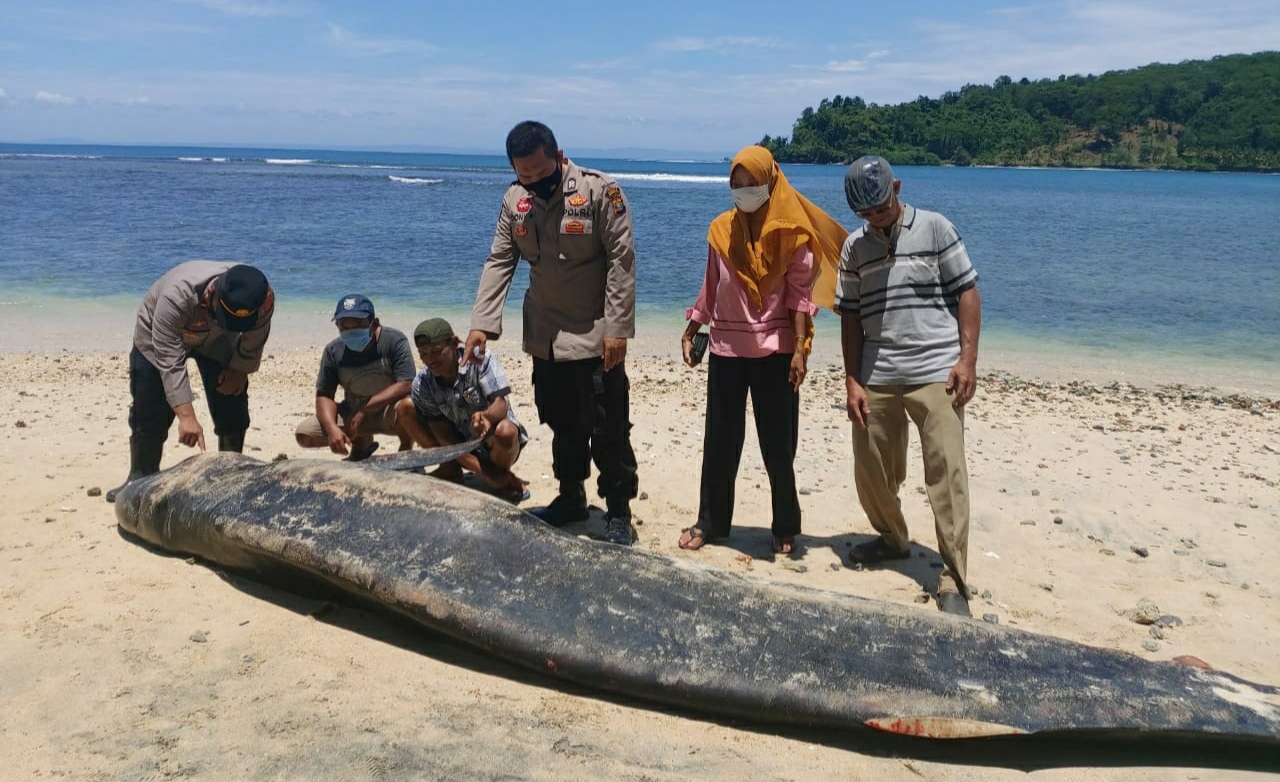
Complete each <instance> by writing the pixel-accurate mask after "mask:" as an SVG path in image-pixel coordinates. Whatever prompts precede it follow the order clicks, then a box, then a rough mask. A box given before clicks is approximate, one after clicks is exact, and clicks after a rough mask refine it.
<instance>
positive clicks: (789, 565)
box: [782, 559, 809, 573]
mask: <svg viewBox="0 0 1280 782" xmlns="http://www.w3.org/2000/svg"><path fill="white" fill-rule="evenodd" d="M782 566H783V567H784V568H786V569H787V570H790V571H792V572H793V573H808V572H809V566H808V565H801V564H800V563H799V562H792V561H791V560H789V559H784V560H782Z"/></svg>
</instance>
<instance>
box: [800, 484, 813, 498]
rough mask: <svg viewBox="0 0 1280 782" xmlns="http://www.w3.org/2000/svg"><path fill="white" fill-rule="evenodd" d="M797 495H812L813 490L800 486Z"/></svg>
mask: <svg viewBox="0 0 1280 782" xmlns="http://www.w3.org/2000/svg"><path fill="white" fill-rule="evenodd" d="M799 493H800V494H803V495H805V496H808V495H810V494H813V489H810V488H809V487H808V486H801V487H800V489H799Z"/></svg>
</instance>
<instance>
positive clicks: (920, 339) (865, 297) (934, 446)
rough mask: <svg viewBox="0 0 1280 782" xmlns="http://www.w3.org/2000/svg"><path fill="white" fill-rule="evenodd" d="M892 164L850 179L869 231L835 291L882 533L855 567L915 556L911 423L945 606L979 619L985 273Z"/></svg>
mask: <svg viewBox="0 0 1280 782" xmlns="http://www.w3.org/2000/svg"><path fill="white" fill-rule="evenodd" d="M901 187H902V182H901V181H900V180H897V179H894V177H893V169H891V168H890V167H889V162H888V161H887V160H885V159H884V158H882V157H878V156H876V155H868V156H865V157H861V158H858V160H856V161H854V163H853V165H851V166H850V167H849V170H848V172H847V173H846V174H845V180H844V189H845V197H846V198H847V199H848V201H849V208H850V209H852V210H853V211H854V213H855V214H857V215H858V217H860V218H862V219H863V220H865V221H866V225H864V226H863V227H862V228H859V229H858V230H856V231H854V232H853V233H851V234H849V238H848V239H847V240H846V241H845V243H844V249H843V251H842V252H841V255H840V276H839V279H838V281H837V287H836V309H837V310H838V311H839V313H840V315H841V329H840V337H841V338H840V342H841V347H842V348H843V350H844V371H845V390H846V393H847V395H848V399H847V402H846V404H847V406H848V411H849V419H850V420H851V421H853V423H854V428H853V459H854V467H853V472H854V481H855V484H856V486H857V490H858V500H859V501H860V502H861V503H862V509H863V510H864V511H865V512H866V514H867V518H868V519H870V521H871V526H873V527H875V529H876V531H877V532H879V533H880V536H879V537H877V538H876V539H875V540H873V541H870V542H868V543H863V544H860V545H858V546H855V547H854V549H853V552H852V553H851V555H850V558H851V559H852V560H853V562H854V563H855V564H873V563H876V562H884V561H886V560H894V559H906V558H907V557H909V556H911V547H910V546H911V539H910V536H909V534H908V532H907V523H906V520H905V518H904V517H903V515H902V506H901V502H900V500H899V499H898V489H899V488H900V487H901V486H902V482H903V481H904V480H905V479H906V471H907V469H906V468H907V465H906V460H907V438H908V428H907V422H908V418H910V420H911V421H912V422H914V423H915V425H916V429H917V430H918V431H919V433H920V442H921V446H922V448H923V451H924V477H925V486H926V489H927V491H928V495H929V504H930V506H932V508H933V518H934V524H935V527H936V530H937V535H938V551H939V553H940V554H941V555H942V561H943V563H944V565H945V568H944V569H943V571H942V574H941V575H940V576H939V578H938V588H937V599H938V608H939V609H941V610H942V611H945V612H947V613H951V614H958V615H960V616H971V615H972V614H970V612H969V600H968V594H969V590H968V587H967V585H966V581H967V577H966V571H965V566H966V560H967V555H968V546H969V474H968V469H967V467H966V465H965V456H964V406H965V404H966V403H967V402H968V401H969V400H970V399H972V398H973V393H974V390H975V389H976V387H977V360H978V331H979V329H980V327H981V323H982V302H981V299H980V298H979V296H978V286H977V283H978V273H977V272H976V271H974V268H973V265H972V264H970V263H969V254H968V253H967V252H966V251H965V248H964V243H963V242H962V241H961V240H960V235H959V233H957V232H956V229H955V226H953V225H952V224H951V222H950V221H949V220H947V219H946V218H945V217H943V216H942V215H940V214H937V213H936V212H927V211H925V210H923V209H916V208H915V207H912V206H910V205H909V204H904V203H902V202H901V201H900V200H899V199H898V191H899V190H900V189H901Z"/></svg>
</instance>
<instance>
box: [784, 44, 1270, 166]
mask: <svg viewBox="0 0 1280 782" xmlns="http://www.w3.org/2000/svg"><path fill="white" fill-rule="evenodd" d="M760 143H761V144H762V145H764V146H766V147H768V148H769V149H770V150H771V151H772V152H773V154H774V156H775V157H776V158H777V159H778V160H780V161H783V162H793V163H837V162H847V161H850V160H853V159H855V158H857V157H858V156H860V155H864V154H878V155H883V156H884V157H886V158H888V159H889V161H890V162H892V163H900V164H916V165H942V164H954V165H959V166H966V165H1000V166H1073V167H1085V166H1100V167H1105V168H1169V169H1192V170H1203V171H1215V170H1229V171H1280V52H1262V53H1259V54H1248V55H1244V54H1241V55H1228V56H1222V57H1215V58H1213V59H1212V60H1190V61H1187V62H1182V63H1178V64H1177V65H1160V64H1156V65H1147V66H1144V67H1142V68H1135V69H1133V70H1128V71H1110V72H1108V73H1104V74H1102V75H1101V76H1092V75H1090V76H1059V77H1058V78H1056V79H1041V80H1039V81H1029V80H1027V79H1020V80H1018V81H1014V80H1013V79H1011V78H1009V77H1008V76H1001V77H1000V78H998V79H996V80H995V83H994V84H991V85H990V86H988V85H984V84H970V85H966V86H965V87H963V88H961V89H960V90H959V91H956V92H948V93H946V94H944V95H943V96H942V97H941V98H926V97H924V96H921V97H919V98H917V99H916V100H914V101H911V102H910V103H901V104H898V105H896V106H879V105H876V104H874V103H872V104H867V103H865V102H864V101H863V100H862V99H861V98H857V97H842V96H840V95H837V96H835V97H834V98H831V99H825V98H824V99H823V101H822V103H820V104H819V105H818V108H817V109H813V108H806V109H805V110H804V113H803V114H801V116H800V119H799V120H797V121H796V124H795V127H794V128H793V130H792V134H791V138H790V139H788V138H786V137H785V136H780V137H777V138H771V137H769V136H765V137H764V139H763V140H762V141H761V142H760Z"/></svg>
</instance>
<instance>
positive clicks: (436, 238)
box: [0, 144, 1280, 383]
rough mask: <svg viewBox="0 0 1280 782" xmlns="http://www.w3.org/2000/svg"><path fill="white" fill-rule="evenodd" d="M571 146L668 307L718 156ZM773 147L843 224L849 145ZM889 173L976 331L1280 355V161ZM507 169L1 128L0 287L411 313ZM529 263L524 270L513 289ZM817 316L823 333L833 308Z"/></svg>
mask: <svg viewBox="0 0 1280 782" xmlns="http://www.w3.org/2000/svg"><path fill="white" fill-rule="evenodd" d="M566 151H567V152H568V153H569V154H570V156H572V150H566ZM579 162H581V163H583V164H585V165H590V166H593V167H596V168H601V169H604V170H606V171H608V172H610V173H612V174H614V175H615V176H616V177H617V178H618V181H619V182H620V183H621V185H622V186H623V188H624V189H625V190H626V192H627V194H628V197H629V199H630V202H631V209H632V212H633V215H634V218H635V226H636V236H637V245H638V270H639V271H638V273H639V283H638V290H637V296H638V301H639V311H640V318H641V321H642V324H647V325H646V326H645V328H648V329H661V328H664V327H665V326H666V324H671V326H672V327H678V325H677V324H678V322H679V320H680V318H681V317H682V314H683V308H684V307H685V306H687V305H688V303H689V302H690V301H691V300H692V298H693V297H694V295H695V294H696V292H697V288H698V284H699V282H700V279H701V274H702V265H703V260H704V257H705V255H704V253H705V250H704V246H705V244H704V243H705V234H706V225H707V223H708V222H709V221H710V219H711V218H712V217H714V216H715V215H716V214H717V213H718V212H719V211H721V210H723V209H724V208H726V207H727V206H728V205H729V197H728V190H727V186H726V177H727V173H728V171H727V169H728V166H727V165H726V164H724V163H689V162H663V161H630V160H589V159H584V160H581V161H579ZM786 171H787V174H788V176H789V177H790V179H791V180H792V182H793V183H794V184H795V185H796V186H797V187H798V188H799V189H800V190H801V191H802V192H804V193H805V194H806V195H808V196H809V197H810V198H811V199H812V200H814V201H815V202H817V203H818V204H820V205H821V206H823V207H824V208H826V209H828V210H829V211H830V212H831V214H832V215H833V216H835V217H836V218H837V219H839V220H841V222H843V223H844V224H845V225H846V226H847V227H854V226H855V225H856V224H857V220H856V218H854V217H853V215H852V214H850V213H849V211H848V208H847V207H846V206H845V205H844V198H843V192H842V177H843V169H842V168H840V167H834V166H790V167H787V169H786ZM898 175H899V177H900V178H901V179H902V180H903V189H902V195H903V198H904V199H905V200H907V201H909V202H911V203H914V204H916V205H917V206H920V207H923V208H929V209H934V210H937V211H940V212H942V213H944V214H946V215H947V216H948V217H950V218H951V219H952V221H953V222H955V223H956V225H957V226H958V228H959V230H960V232H961V235H962V236H963V237H964V239H965V242H966V244H967V245H968V247H969V251H970V254H971V255H972V257H973V260H974V263H975V265H976V266H977V268H978V270H979V273H980V274H981V283H980V286H981V291H982V295H983V304H984V345H985V346H986V347H988V348H992V349H995V350H1016V351H1018V352H1020V353H1036V352H1039V353H1042V354H1044V358H1045V359H1046V360H1047V361H1049V362H1051V361H1052V358H1053V356H1054V355H1056V354H1062V355H1063V356H1068V355H1070V356H1074V357H1076V358H1079V357H1088V356H1094V357H1099V358H1102V359H1107V360H1109V361H1114V362H1116V363H1117V364H1118V365H1123V364H1124V363H1125V362H1126V361H1131V362H1136V363H1142V364H1159V365H1167V366H1172V367H1184V368H1185V369H1186V372H1187V374H1188V375H1191V376H1190V377H1188V378H1187V382H1193V383H1194V382H1203V383H1210V382H1212V381H1213V378H1212V377H1203V378H1199V377H1195V375H1197V374H1212V373H1213V372H1215V371H1216V368H1221V367H1234V368H1238V369H1246V370H1248V369H1253V370H1258V371H1261V372H1263V373H1275V372H1280V251H1278V250H1277V248H1278V247H1280V177H1275V176H1264V175H1251V174H1194V173H1167V172H1118V171H1077V170H1025V169H960V168H914V167H900V169H899V170H898ZM510 180H511V173H510V170H509V168H508V167H507V165H506V161H505V159H504V158H502V157H499V156H451V155H410V154H394V153H367V152H326V151H317V150H254V149H221V148H211V149H191V148H165V147H62V146H51V147H36V146H26V145H2V144H0V215H2V217H0V223H2V224H0V303H5V304H8V305H9V306H12V305H14V304H19V305H21V304H23V303H26V304H27V305H28V306H29V305H30V303H32V302H38V301H42V302H45V303H46V304H47V305H48V306H49V307H51V308H52V310H57V311H63V312H68V311H69V312H74V310H75V308H76V302H87V301H88V300H98V299H101V301H100V303H101V304H103V305H107V304H109V303H112V302H115V305H114V306H115V307H116V308H120V309H122V310H123V311H126V312H127V311H129V310H131V309H132V308H133V307H134V306H136V301H137V298H138V297H139V296H140V295H141V292H142V291H143V290H145V288H146V287H147V286H148V285H149V284H150V283H151V281H152V280H154V279H155V277H156V276H158V275H159V274H160V273H161V272H162V271H163V270H164V269H165V268H167V267H169V266H170V265H172V264H173V263H176V262H177V261H180V260H183V259H187V258H195V257H206V258H235V259H241V260H246V261H251V262H253V263H255V264H258V265H259V266H261V267H262V268H263V269H265V270H266V271H267V273H268V275H269V276H270V278H271V280H272V282H273V284H274V285H275V287H276V288H277V290H278V292H279V295H280V298H281V302H282V307H287V308H290V309H291V310H292V314H297V315H303V316H305V313H317V314H322V313H324V311H325V310H326V309H328V308H329V307H331V306H332V305H331V304H330V302H331V301H334V300H336V298H337V297H338V296H339V295H341V294H343V293H345V292H347V291H350V290H362V291H364V292H365V293H367V294H368V295H370V296H372V297H374V298H375V300H376V301H378V302H380V303H381V304H383V305H384V306H386V307H387V308H388V310H389V311H403V312H404V313H406V315H407V316H408V317H410V318H412V317H416V315H410V313H415V314H416V313H419V312H434V311H444V312H448V313H461V312H464V311H465V310H466V308H467V307H468V306H469V305H470V302H471V299H472V296H473V295H474V292H475V285H476V281H477V279H478V276H479V270H480V265H481V263H482V262H483V260H484V256H485V253H486V251H487V248H488V244H489V240H490V237H491V234H492V229H493V224H494V220H495V219H496V216H497V208H498V203H499V199H500V198H501V194H502V191H503V188H504V187H505V186H506V184H507V183H508V182H509V181H510ZM523 285H524V275H523V274H519V275H518V279H517V285H516V287H515V289H513V291H512V294H511V297H510V298H509V304H512V305H515V304H517V303H518V302H519V300H520V296H521V294H522V290H523ZM58 302H61V304H57V303H58ZM55 304H56V306H55ZM459 317H460V316H459ZM516 324H518V321H514V322H512V325H516ZM410 326H411V324H410ZM819 329H820V332H821V333H822V334H823V335H830V337H831V338H832V339H834V334H835V318H834V317H831V316H824V317H823V318H821V319H820V321H819ZM13 339H14V337H13V335H12V333H11V335H10V337H9V338H7V339H6V340H5V341H6V342H10V341H12V340H13Z"/></svg>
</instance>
